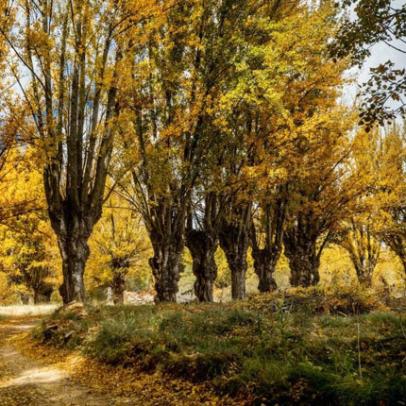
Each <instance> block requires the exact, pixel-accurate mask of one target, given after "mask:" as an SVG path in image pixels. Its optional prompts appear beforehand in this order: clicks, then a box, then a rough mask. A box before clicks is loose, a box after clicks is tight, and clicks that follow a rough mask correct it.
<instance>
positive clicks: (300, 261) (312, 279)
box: [283, 220, 324, 287]
mask: <svg viewBox="0 0 406 406" xmlns="http://www.w3.org/2000/svg"><path fill="white" fill-rule="evenodd" d="M310 228H311V225H310V224H306V223H305V222H304V221H301V220H298V221H297V222H296V224H295V225H292V226H291V227H290V228H288V229H287V230H286V231H285V234H284V239H283V240H284V243H285V255H286V257H287V258H288V261H289V267H290V272H291V276H290V284H291V285H292V286H302V287H309V286H314V285H317V283H318V282H319V280H320V275H319V267H320V255H321V252H322V248H323V247H324V244H322V247H321V248H318V247H317V238H316V237H315V235H317V233H314V234H312V233H311V232H310Z"/></svg>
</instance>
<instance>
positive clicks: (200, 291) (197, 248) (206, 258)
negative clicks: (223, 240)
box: [186, 230, 217, 302]
mask: <svg viewBox="0 0 406 406" xmlns="http://www.w3.org/2000/svg"><path fill="white" fill-rule="evenodd" d="M186 245H187V247H188V248H189V251H190V254H191V255H192V259H193V274H194V275H195V276H196V281H195V284H194V291H195V295H196V297H197V299H198V300H199V301H200V302H212V301H213V285H214V281H215V280H216V277H217V265H216V261H215V258H214V255H215V253H216V249H217V240H216V239H215V238H213V237H212V236H210V235H209V233H207V232H204V231H197V230H191V231H189V232H188V235H187V238H186Z"/></svg>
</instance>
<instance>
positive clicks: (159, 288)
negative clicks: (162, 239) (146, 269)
mask: <svg viewBox="0 0 406 406" xmlns="http://www.w3.org/2000/svg"><path fill="white" fill-rule="evenodd" d="M151 241H152V246H153V249H154V256H153V257H152V258H150V259H149V265H150V266H151V268H152V274H153V275H154V279H155V290H156V296H155V302H156V303H160V302H176V294H177V292H178V282H179V279H180V273H181V271H182V268H183V267H182V261H181V259H182V251H181V250H179V249H178V247H177V245H178V244H177V243H175V244H164V243H162V244H160V243H159V242H156V241H153V239H152V238H151Z"/></svg>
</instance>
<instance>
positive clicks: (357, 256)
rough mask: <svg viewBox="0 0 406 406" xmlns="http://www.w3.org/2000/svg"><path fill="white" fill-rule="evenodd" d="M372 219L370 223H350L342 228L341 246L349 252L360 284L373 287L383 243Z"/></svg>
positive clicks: (352, 221)
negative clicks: (375, 231) (374, 273)
mask: <svg viewBox="0 0 406 406" xmlns="http://www.w3.org/2000/svg"><path fill="white" fill-rule="evenodd" d="M372 221H373V220H372V219H369V222H368V221H367V222H364V223H360V222H356V221H355V220H354V219H351V221H350V222H348V223H345V224H344V225H343V226H342V231H341V234H342V235H341V237H340V239H339V243H340V245H341V246H342V247H343V248H344V249H345V250H346V251H347V252H348V254H349V256H350V259H351V261H352V263H353V265H354V268H355V271H356V274H357V277H358V280H359V282H360V283H361V284H362V285H364V286H366V287H371V284H372V275H373V272H374V270H375V267H376V265H377V263H378V259H379V254H380V251H381V243H380V241H379V240H377V239H376V237H375V233H374V228H373V224H372Z"/></svg>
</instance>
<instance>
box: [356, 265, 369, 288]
mask: <svg viewBox="0 0 406 406" xmlns="http://www.w3.org/2000/svg"><path fill="white" fill-rule="evenodd" d="M356 272H357V276H358V281H359V283H360V284H361V285H362V286H364V287H366V288H370V287H371V286H372V272H369V271H368V270H366V269H356Z"/></svg>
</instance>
